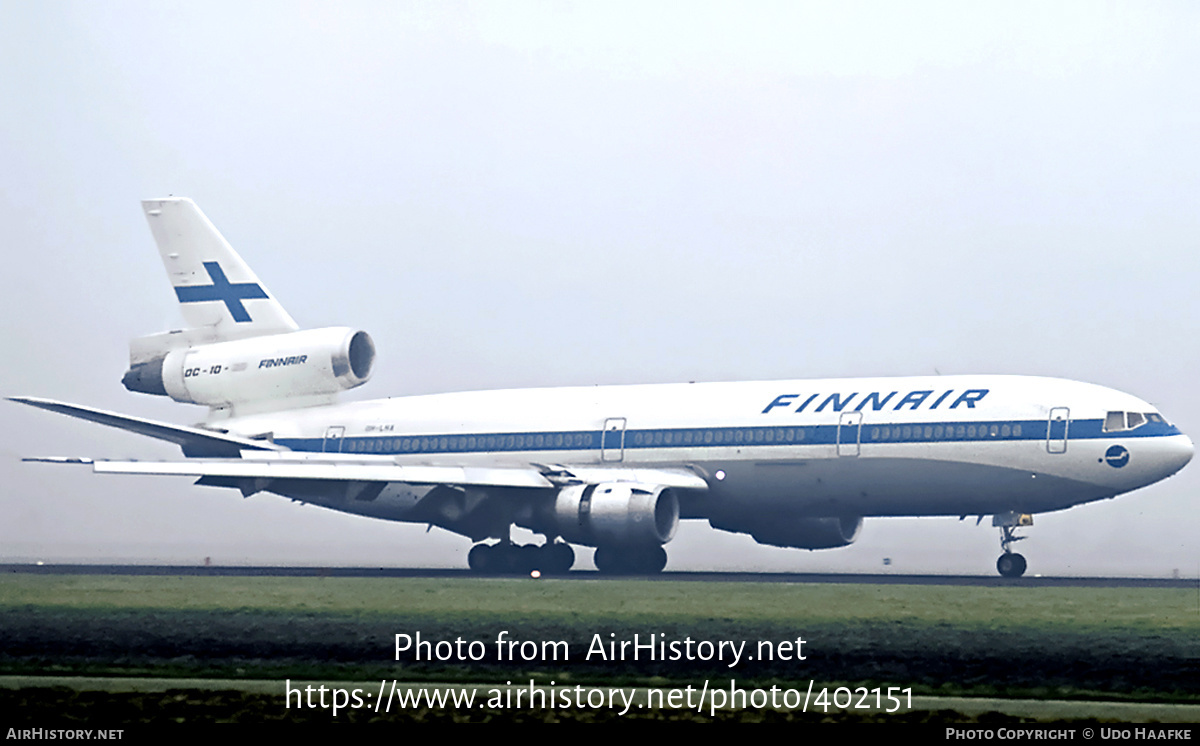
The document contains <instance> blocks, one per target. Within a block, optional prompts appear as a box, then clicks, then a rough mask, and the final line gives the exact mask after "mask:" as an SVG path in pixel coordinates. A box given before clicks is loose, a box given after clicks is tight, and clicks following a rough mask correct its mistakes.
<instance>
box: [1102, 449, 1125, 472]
mask: <svg viewBox="0 0 1200 746" xmlns="http://www.w3.org/2000/svg"><path fill="white" fill-rule="evenodd" d="M1104 460H1105V461H1107V462H1108V465H1109V466H1111V467H1112V468H1114V469H1120V468H1121V467H1122V466H1124V465H1125V464H1128V463H1129V451H1127V450H1126V449H1125V446H1111V447H1110V448H1109V449H1108V450H1107V451H1105V452H1104Z"/></svg>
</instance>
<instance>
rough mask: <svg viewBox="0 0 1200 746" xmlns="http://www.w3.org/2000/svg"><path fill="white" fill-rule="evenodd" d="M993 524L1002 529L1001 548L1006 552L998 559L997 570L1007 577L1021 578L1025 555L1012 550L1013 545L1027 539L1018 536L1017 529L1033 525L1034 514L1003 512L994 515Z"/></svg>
mask: <svg viewBox="0 0 1200 746" xmlns="http://www.w3.org/2000/svg"><path fill="white" fill-rule="evenodd" d="M992 525H993V526H996V527H997V528H999V529H1000V548H1001V549H1002V550H1004V554H1002V555H1000V559H998V560H996V570H997V572H999V573H1000V574H1001V575H1002V576H1004V577H1006V578H1019V577H1021V576H1022V575H1024V574H1025V568H1026V567H1027V563H1026V562H1025V557H1024V556H1022V555H1020V554H1017V553H1016V552H1014V551H1013V550H1012V545H1013V544H1015V543H1017V542H1018V541H1021V540H1022V539H1026V538H1028V537H1026V536H1017V535H1016V533H1015V529H1017V528H1023V527H1025V526H1032V525H1033V516H1031V515H1029V514H1028V513H1011V512H1010V513H1001V514H998V515H995V516H992Z"/></svg>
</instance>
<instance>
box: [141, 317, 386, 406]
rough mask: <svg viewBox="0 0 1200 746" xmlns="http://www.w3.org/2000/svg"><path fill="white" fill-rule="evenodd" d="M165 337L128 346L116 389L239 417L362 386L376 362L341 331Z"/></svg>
mask: <svg viewBox="0 0 1200 746" xmlns="http://www.w3.org/2000/svg"><path fill="white" fill-rule="evenodd" d="M170 337H171V335H154V336H153V337H150V338H146V341H153V342H154V343H156V344H158V345H164V346H167V348H168V349H166V350H164V349H163V348H162V346H159V349H158V351H157V354H155V351H154V350H153V349H151V350H150V351H149V352H148V351H147V347H148V345H147V344H144V343H143V344H139V342H140V340H135V342H134V344H133V345H132V346H131V350H132V354H131V360H130V368H129V370H128V371H127V372H126V373H125V377H124V378H123V379H122V383H124V384H125V388H127V389H129V390H130V391H138V392H141V393H145V394H157V395H159V396H169V397H171V398H172V399H174V400H175V401H178V402H185V403H188V404H204V405H206V406H209V407H214V408H217V409H224V408H228V409H232V410H239V411H241V412H245V411H246V410H247V409H255V410H263V409H272V408H274V407H273V406H272V404H271V403H272V402H286V406H288V407H296V406H305V405H307V404H318V403H325V402H327V401H329V400H330V399H331V398H332V396H333V395H334V394H336V393H337V392H339V391H344V390H346V389H352V388H354V387H356V386H361V385H362V384H364V383H366V382H367V380H368V379H369V378H370V377H371V368H372V366H373V365H374V362H375V343H374V342H373V341H372V340H371V337H370V335H369V334H367V333H366V332H363V331H355V330H354V329H350V328H348V327H328V328H325V329H311V330H308V331H297V332H290V333H287V334H272V335H268V336H262V337H251V338H249V339H238V340H233V341H227V342H214V343H210V344H197V345H190V346H188V345H187V340H186V335H181V339H180V341H181V342H183V343H184V345H183V346H178V347H175V348H174V349H170V346H171V344H170V343H171V341H172V340H171V339H170Z"/></svg>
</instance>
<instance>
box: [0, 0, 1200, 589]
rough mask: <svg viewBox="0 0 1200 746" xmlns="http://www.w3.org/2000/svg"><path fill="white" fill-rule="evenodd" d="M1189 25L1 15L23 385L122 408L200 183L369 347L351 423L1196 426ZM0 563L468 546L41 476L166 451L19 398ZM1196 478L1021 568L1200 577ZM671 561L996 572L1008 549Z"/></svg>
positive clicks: (7, 231)
mask: <svg viewBox="0 0 1200 746" xmlns="http://www.w3.org/2000/svg"><path fill="white" fill-rule="evenodd" d="M1197 38H1200V11H1198V10H1197V9H1196V7H1195V6H1194V5H1193V4H1190V3H1140V2H1139V3H1108V4H1098V3H1090V2H1087V3H1041V2H1039V3H994V4H985V3H977V4H965V3H957V2H948V3H903V4H899V3H850V4H847V3H795V2H787V3H737V4H733V3H728V4H725V3H708V4H705V3H695V2H686V3H643V2H637V3H625V4H622V3H590V4H571V3H546V2H530V3H516V2H506V3H454V4H451V3H421V4H405V3H395V2H381V3H352V2H351V3H338V4H325V3H313V4H301V3H293V2H282V3H274V2H257V3H244V2H238V3H219V2H204V3H193V4H183V3H158V2H102V3H95V2H81V3H65V2H42V3H22V2H14V1H11V0H10V1H7V2H6V1H4V0H0V101H2V102H3V105H2V106H0V231H2V234H0V235H2V236H3V251H4V257H5V262H6V271H5V272H4V273H3V274H2V275H0V283H2V285H0V290H2V292H0V304H3V305H2V308H3V311H4V314H5V319H6V320H7V323H6V324H5V325H4V331H3V334H4V349H6V350H7V351H8V352H7V354H6V355H4V357H3V365H2V366H0V393H3V394H5V395H15V394H31V395H42V396H50V397H54V398H60V399H66V400H69V401H77V402H80V403H85V404H90V405H94V406H100V407H104V408H108V409H114V410H120V411H126V412H130V413H134V414H140V415H143V416H150V417H156V418H160V419H168V420H172V421H177V422H193V421H196V420H199V419H200V418H201V416H202V412H201V411H200V410H197V409H195V408H191V407H187V406H185V405H177V404H173V403H171V402H169V401H164V400H161V399H157V398H152V397H146V396H138V395H133V394H129V393H127V392H126V391H125V390H124V389H123V388H122V387H121V384H120V378H121V375H122V373H123V372H124V370H125V367H126V363H127V357H126V356H127V347H126V345H127V341H128V339H129V338H131V337H135V336H140V335H143V334H148V333H151V332H155V331H160V330H163V329H167V328H172V327H174V326H177V325H178V324H179V323H180V319H179V314H178V310H177V308H176V305H175V303H174V299H173V296H172V294H171V292H170V289H169V286H168V284H167V282H166V280H165V275H164V272H163V269H162V267H161V265H160V263H159V261H158V258H157V255H156V253H155V250H154V246H153V242H152V240H151V236H150V232H149V229H148V228H147V226H146V224H145V221H144V218H143V216H142V214H141V210H140V207H139V204H138V200H140V199H142V198H146V197H157V196H164V195H167V194H175V195H183V196H189V197H192V198H193V199H195V200H196V201H197V203H198V204H199V205H200V207H201V208H202V209H203V210H204V211H205V212H206V213H207V214H208V216H209V217H210V218H211V219H212V220H213V222H214V223H215V224H216V225H217V226H218V228H220V229H221V231H222V232H223V233H224V234H225V236H226V237H227V238H228V239H229V240H230V242H231V243H232V244H233V245H234V247H235V248H237V249H238V250H239V251H241V252H242V254H243V255H244V256H245V257H246V259H247V260H248V261H249V262H250V263H251V265H252V266H253V267H254V268H255V269H256V271H257V272H258V274H259V276H260V277H261V278H262V279H263V280H264V281H265V282H266V283H267V284H268V285H269V286H270V288H271V290H272V292H273V293H274V294H275V295H276V297H278V298H279V299H280V300H281V301H282V302H283V303H284V304H285V306H286V307H287V308H288V310H289V311H290V312H291V313H292V315H293V316H295V318H296V319H297V321H298V322H299V323H300V324H301V325H303V326H308V327H316V326H323V325H332V324H345V325H351V326H356V327H360V328H363V329H366V330H368V331H369V332H370V333H371V334H372V335H373V336H374V337H375V340H376V343H377V345H378V346H379V349H380V360H379V365H378V367H377V370H376V373H375V377H374V379H373V380H372V381H371V382H370V383H369V384H367V385H366V386H365V387H363V388H362V389H359V390H358V391H355V392H352V394H351V396H350V398H371V397H378V396H388V395H401V394H411V393H425V392H433V391H451V390H458V389H479V388H500V387H510V386H549V385H565V384H593V383H634V382H672V381H688V380H738V379H782V378H804V377H820V376H854V375H906V374H926V373H932V372H934V371H935V370H936V371H939V372H941V373H976V372H977V373H1028V374H1038V375H1051V376H1061V377H1065V378H1073V379H1080V380H1086V381H1092V382H1095V383H1100V384H1103V385H1107V386H1111V387H1113V388H1118V389H1122V390H1125V391H1129V392H1130V393H1133V394H1136V395H1139V396H1141V397H1143V398H1145V399H1148V400H1149V401H1151V402H1153V403H1155V404H1156V405H1158V406H1160V407H1161V408H1162V409H1163V411H1164V412H1165V413H1166V415H1167V416H1168V417H1169V418H1171V419H1172V420H1173V421H1175V422H1176V423H1177V424H1179V425H1180V426H1181V427H1182V428H1183V429H1184V431H1185V432H1188V433H1190V434H1191V435H1192V436H1193V438H1195V437H1196V436H1197V434H1198V433H1200V403H1198V402H1197V400H1196V397H1195V395H1194V393H1193V387H1194V385H1195V380H1196V374H1197V372H1198V370H1200V366H1198V363H1200V352H1198V342H1197V340H1198V338H1200V334H1198V332H1200V307H1198V306H1200V294H1198V293H1197V292H1196V288H1197V280H1198V279H1200V272H1198V270H1200V260H1198V259H1197V256H1196V247H1197V244H1198V239H1200V220H1198V217H1197V206H1198V205H1200V140H1198V139H1197V137H1196V134H1197V132H1200V88H1198V87H1197V80H1200V45H1197V44H1196V39H1197ZM3 407H4V417H3V422H4V423H5V424H6V427H5V428H4V433H3V436H2V437H3V444H2V445H0V479H2V480H3V481H2V483H3V492H2V493H0V515H3V516H4V518H3V520H0V560H12V559H45V560H64V559H86V560H98V561H101V560H124V559H131V560H134V561H143V562H167V561H186V562H195V561H200V560H201V559H202V558H203V557H204V556H212V557H213V559H214V561H217V562H241V561H251V562H280V563H291V564H310V563H311V564H322V563H367V564H380V565H389V564H401V565H403V564H409V565H413V564H422V563H428V564H433V565H450V566H456V565H461V564H464V563H465V554H466V550H467V549H468V548H469V542H467V540H466V539H462V538H459V537H455V536H453V535H450V534H448V533H445V532H442V531H440V530H437V529H435V530H433V531H432V532H431V533H429V534H426V533H425V529H424V527H421V526H409V525H404V524H389V523H384V522H376V521H370V520H367V519H362V518H355V517H352V516H342V515H337V514H333V513H329V512H326V511H321V510H319V509H316V508H313V507H301V506H295V505H291V504H289V503H287V502H286V501H284V500H283V499H282V498H277V497H273V496H267V495H259V496H256V497H253V498H251V499H249V500H243V499H242V498H241V497H240V496H239V495H237V493H235V492H232V491H228V490H214V489H209V488H199V487H192V486H190V484H189V483H188V481H187V480H172V479H166V478H163V479H158V478H140V479H139V478H122V477H103V476H98V475H92V474H91V473H90V472H88V471H86V470H83V469H78V470H75V469H69V468H65V467H50V466H45V465H37V464H21V463H19V462H18V461H17V459H18V457H19V456H21V455H47V454H56V455H58V454H66V455H96V456H112V457H128V456H134V457H143V458H145V457H173V456H175V455H177V451H176V449H174V448H173V447H167V446H163V445H161V444H158V443H155V442H153V441H150V440H147V439H142V438H137V437H136V436H127V435H124V434H121V433H116V432H113V431H109V430H107V429H103V428H100V427H98V426H92V425H88V424H87V423H81V422H74V421H71V420H68V419H66V418H62V417H58V416H55V415H51V414H48V413H44V412H36V411H33V410H28V411H26V410H25V409H24V408H22V407H19V406H17V405H14V404H4V405H3ZM1198 483H1200V468H1197V467H1196V466H1195V465H1192V466H1191V467H1190V468H1189V469H1185V470H1184V472H1182V473H1181V474H1180V475H1178V476H1176V477H1174V478H1173V479H1170V480H1168V481H1167V482H1164V483H1161V484H1159V485H1155V486H1152V487H1150V488H1148V489H1145V490H1143V491H1141V492H1137V493H1134V494H1131V495H1126V496H1124V497H1121V498H1119V499H1117V500H1115V501H1110V502H1105V503H1101V504H1093V505H1089V506H1083V507H1079V508H1075V509H1072V510H1070V511H1066V512H1064V513H1059V514H1053V515H1049V516H1044V517H1039V518H1038V519H1037V525H1036V526H1035V527H1034V528H1033V529H1032V530H1031V531H1029V532H1028V533H1029V535H1030V536H1031V538H1030V539H1029V540H1028V541H1026V542H1024V544H1023V545H1022V551H1023V552H1024V553H1025V554H1026V555H1027V556H1028V557H1029V559H1030V568H1031V569H1030V572H1042V573H1080V574H1097V573H1102V574H1169V573H1171V572H1172V571H1173V570H1178V571H1179V572H1181V573H1182V574H1183V575H1185V576H1193V577H1194V576H1196V575H1197V573H1198V572H1200V553H1198V552H1197V549H1196V544H1195V541H1194V537H1195V536H1196V535H1197V530H1198V529H1200V518H1198V517H1197V511H1196V509H1195V495H1196V493H1197V485H1198ZM669 549H670V553H671V565H670V566H671V567H676V568H705V567H714V566H724V567H729V566H734V565H737V566H749V567H767V568H775V569H795V570H807V569H814V570H835V569H841V570H882V569H883V566H882V560H883V558H884V557H890V558H891V559H892V561H893V564H892V565H891V567H890V569H891V571H896V572H913V571H948V572H982V573H986V572H990V571H991V568H992V564H993V562H994V560H995V557H996V555H997V553H998V551H999V547H998V541H997V534H996V531H995V530H994V529H992V528H991V527H990V526H989V525H988V524H987V523H986V522H985V524H984V525H983V526H979V527H976V526H975V525H974V523H973V522H971V521H968V522H964V523H959V522H958V521H956V520H954V519H911V520H910V519H905V520H899V519H889V520H884V519H879V520H875V521H868V522H867V524H866V527H865V529H864V531H863V534H862V536H861V538H860V540H859V543H858V544H856V545H855V546H853V547H851V548H848V549H843V550H834V551H827V552H812V553H810V552H804V551H799V550H774V549H769V548H765V547H759V546H757V545H755V544H754V542H753V541H752V540H750V539H749V538H747V537H744V536H742V537H738V536H732V535H728V534H720V533H718V532H715V531H712V530H711V529H708V528H707V527H706V525H705V524H697V525H695V526H689V527H687V528H686V529H685V530H684V531H682V532H681V535H680V537H679V538H678V539H677V540H676V542H674V543H673V544H672V545H671V546H670V547H669Z"/></svg>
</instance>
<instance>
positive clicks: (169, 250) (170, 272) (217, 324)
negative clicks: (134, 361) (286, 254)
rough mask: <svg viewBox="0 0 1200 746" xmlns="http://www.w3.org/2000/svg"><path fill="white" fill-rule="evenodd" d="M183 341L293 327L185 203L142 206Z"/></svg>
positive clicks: (191, 205) (238, 336) (150, 201)
mask: <svg viewBox="0 0 1200 746" xmlns="http://www.w3.org/2000/svg"><path fill="white" fill-rule="evenodd" d="M142 209H143V210H145V212H146V219H147V220H148V221H149V222H150V231H151V232H152V233H153V234H154V241H155V243H157V244H158V251H159V253H160V254H162V260H163V264H164V265H165V266H166V268H167V277H168V278H169V279H170V280H171V285H172V287H174V288H175V295H176V296H177V297H178V298H179V304H180V308H181V309H182V310H183V318H184V321H186V322H187V325H188V327H189V329H185V330H184V331H185V333H187V332H192V330H195V332H192V333H191V334H188V336H189V337H192V338H193V339H195V338H201V339H203V340H204V341H205V342H223V341H227V340H233V339H244V338H246V337H259V336H264V335H268V334H280V333H285V332H294V331H296V330H297V329H298V328H299V327H298V326H297V325H296V322H295V321H293V320H292V317H291V316H290V315H288V312H287V311H285V310H284V308H283V306H281V305H280V304H279V301H277V300H275V297H274V296H272V295H271V293H270V291H269V290H267V288H266V286H265V285H263V284H262V283H261V282H259V280H258V277H257V276H256V275H255V274H254V271H253V270H251V269H250V267H249V265H247V264H246V262H244V261H243V260H242V258H241V257H240V256H238V254H237V252H236V251H234V250H233V247H232V246H230V245H229V242H228V241H226V240H225V239H224V237H222V236H221V234H220V232H218V231H217V229H216V227H215V226H213V224H212V223H211V222H209V220H208V218H206V217H204V213H202V212H200V208H198V207H196V203H194V202H192V201H191V200H190V199H185V198H182V197H170V198H166V199H148V200H145V201H143V202H142Z"/></svg>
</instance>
